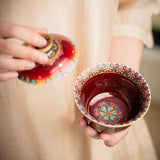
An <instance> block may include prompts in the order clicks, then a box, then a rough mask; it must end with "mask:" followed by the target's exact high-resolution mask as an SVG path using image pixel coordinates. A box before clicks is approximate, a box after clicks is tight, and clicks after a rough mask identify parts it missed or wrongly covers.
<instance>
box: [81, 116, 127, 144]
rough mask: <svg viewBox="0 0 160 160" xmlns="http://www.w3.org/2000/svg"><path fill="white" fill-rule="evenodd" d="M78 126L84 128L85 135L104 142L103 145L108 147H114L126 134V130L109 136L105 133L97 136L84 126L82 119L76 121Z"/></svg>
mask: <svg viewBox="0 0 160 160" xmlns="http://www.w3.org/2000/svg"><path fill="white" fill-rule="evenodd" d="M78 125H79V126H80V127H84V132H85V134H86V135H88V136H90V137H92V138H95V139H102V140H103V141H104V144H105V145H106V146H108V147H113V146H114V145H116V144H117V143H119V142H120V141H121V140H122V139H123V138H124V137H125V136H126V135H127V133H128V128H127V129H125V130H123V131H121V132H117V133H114V134H110V133H107V132H103V133H101V134H98V133H97V131H96V130H94V129H93V128H92V127H90V126H87V125H86V122H85V120H84V118H80V119H78Z"/></svg>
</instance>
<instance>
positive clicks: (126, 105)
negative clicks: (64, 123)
mask: <svg viewBox="0 0 160 160" xmlns="http://www.w3.org/2000/svg"><path fill="white" fill-rule="evenodd" d="M74 97H75V102H76V105H77V107H78V109H79V110H80V112H81V113H82V114H83V115H84V117H85V120H86V122H87V124H88V125H90V126H92V127H93V128H94V129H96V130H97V131H98V132H102V131H107V132H109V133H116V132H118V131H121V130H124V129H125V128H127V127H129V126H130V125H131V124H133V123H135V122H136V121H137V120H139V119H141V118H142V117H143V116H144V115H145V114H146V113H147V111H148V109H149V106H150V101H151V93H150V89H149V86H148V84H147V82H146V80H145V79H144V78H143V77H142V75H141V74H140V73H138V72H136V71H135V70H133V69H132V68H129V67H127V66H125V65H121V64H118V63H101V64H98V65H96V66H93V67H89V68H87V69H86V70H84V71H83V72H82V73H81V74H80V75H79V76H78V78H77V80H76V81H75V86H74Z"/></svg>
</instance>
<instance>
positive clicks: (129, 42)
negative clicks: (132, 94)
mask: <svg viewBox="0 0 160 160" xmlns="http://www.w3.org/2000/svg"><path fill="white" fill-rule="evenodd" d="M142 52H143V42H142V41H140V40H138V39H135V38H132V37H113V38H112V43H111V49H110V55H109V62H117V63H120V64H123V65H127V66H129V67H131V68H133V69H135V70H136V71H139V68H140V62H141V56H142Z"/></svg>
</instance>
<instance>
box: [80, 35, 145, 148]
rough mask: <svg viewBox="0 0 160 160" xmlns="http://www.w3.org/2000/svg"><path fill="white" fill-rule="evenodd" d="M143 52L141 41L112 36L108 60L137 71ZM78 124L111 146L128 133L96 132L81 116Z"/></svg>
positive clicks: (90, 134) (92, 135)
mask: <svg viewBox="0 0 160 160" xmlns="http://www.w3.org/2000/svg"><path fill="white" fill-rule="evenodd" d="M142 52H143V42H142V41H140V40H138V39H136V38H133V37H113V38H112V43H111V49H110V55H109V62H116V63H120V64H124V65H127V66H129V67H132V68H133V69H135V70H136V71H139V68H140V62H141V57H142ZM78 124H79V126H81V127H84V132H85V133H86V134H87V135H89V136H91V137H93V138H96V139H102V140H103V141H104V143H105V145H106V146H109V147H112V146H114V145H116V144H117V143H119V142H120V141H121V140H122V139H123V138H124V137H125V136H126V135H127V133H128V128H127V129H125V130H123V131H121V132H117V133H115V134H109V133H106V132H103V133H101V134H98V133H97V132H96V130H94V129H93V128H92V127H90V126H87V125H86V122H85V120H84V119H83V118H81V119H79V120H78Z"/></svg>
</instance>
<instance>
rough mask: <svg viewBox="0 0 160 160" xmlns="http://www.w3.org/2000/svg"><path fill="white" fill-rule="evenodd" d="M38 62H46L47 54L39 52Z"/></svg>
mask: <svg viewBox="0 0 160 160" xmlns="http://www.w3.org/2000/svg"><path fill="white" fill-rule="evenodd" d="M39 62H40V63H47V62H48V56H47V55H45V54H41V55H40V57H39Z"/></svg>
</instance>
